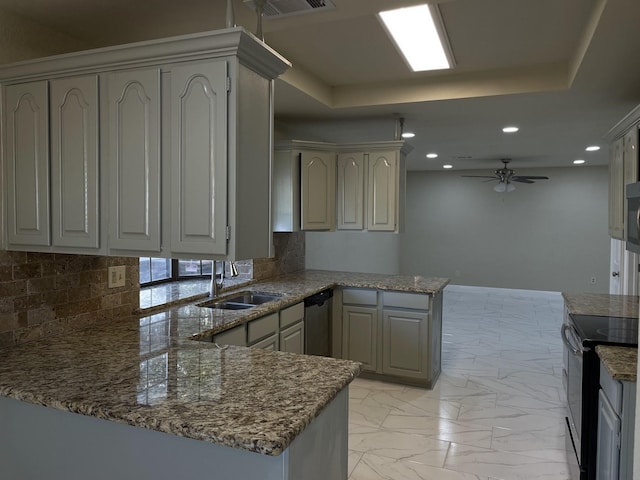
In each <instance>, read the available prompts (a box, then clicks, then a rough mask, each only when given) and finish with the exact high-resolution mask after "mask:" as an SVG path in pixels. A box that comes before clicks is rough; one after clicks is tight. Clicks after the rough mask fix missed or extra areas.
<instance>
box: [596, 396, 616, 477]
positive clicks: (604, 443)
mask: <svg viewBox="0 0 640 480" xmlns="http://www.w3.org/2000/svg"><path fill="white" fill-rule="evenodd" d="M598 397H599V398H598V441H597V445H598V456H597V462H596V464H597V472H596V480H610V479H615V478H618V470H619V466H620V444H619V438H620V418H619V417H618V416H617V415H616V413H615V412H614V411H613V408H612V407H611V405H610V404H609V402H608V400H607V397H606V395H604V393H603V391H602V390H600V391H599V394H598Z"/></svg>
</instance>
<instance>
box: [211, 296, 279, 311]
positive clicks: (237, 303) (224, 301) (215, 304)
mask: <svg viewBox="0 0 640 480" xmlns="http://www.w3.org/2000/svg"><path fill="white" fill-rule="evenodd" d="M281 296H282V295H280V294H277V293H264V292H241V293H239V294H235V295H233V296H229V297H223V298H220V299H217V300H215V299H214V300H208V301H206V302H203V303H199V304H198V307H205V308H214V309H216V310H246V309H247V308H251V307H255V306H256V305H262V304H263V303H267V302H271V301H272V300H276V299H278V298H280V297H281Z"/></svg>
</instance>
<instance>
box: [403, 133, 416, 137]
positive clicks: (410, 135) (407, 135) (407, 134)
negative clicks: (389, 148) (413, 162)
mask: <svg viewBox="0 0 640 480" xmlns="http://www.w3.org/2000/svg"><path fill="white" fill-rule="evenodd" d="M415 136H416V134H415V133H413V132H404V133H403V134H402V138H413V137H415Z"/></svg>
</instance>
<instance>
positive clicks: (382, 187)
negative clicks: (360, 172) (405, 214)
mask: <svg viewBox="0 0 640 480" xmlns="http://www.w3.org/2000/svg"><path fill="white" fill-rule="evenodd" d="M397 175H398V156H397V153H396V152H377V153H372V154H370V156H369V186H368V189H369V195H368V202H367V209H368V218H367V220H368V225H367V228H368V229H369V230H374V231H390V232H392V231H394V230H395V229H396V206H397V200H396V195H397V180H396V179H397Z"/></svg>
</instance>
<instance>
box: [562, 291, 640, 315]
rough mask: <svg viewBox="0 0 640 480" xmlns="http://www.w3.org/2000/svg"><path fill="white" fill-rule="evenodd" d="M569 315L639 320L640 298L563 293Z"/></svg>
mask: <svg viewBox="0 0 640 480" xmlns="http://www.w3.org/2000/svg"><path fill="white" fill-rule="evenodd" d="M562 297H563V298H564V302H565V305H566V307H567V309H568V310H569V313H572V314H578V315H597V316H603V317H607V316H611V317H624V318H638V297H637V296H634V295H609V294H606V293H565V292H562Z"/></svg>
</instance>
